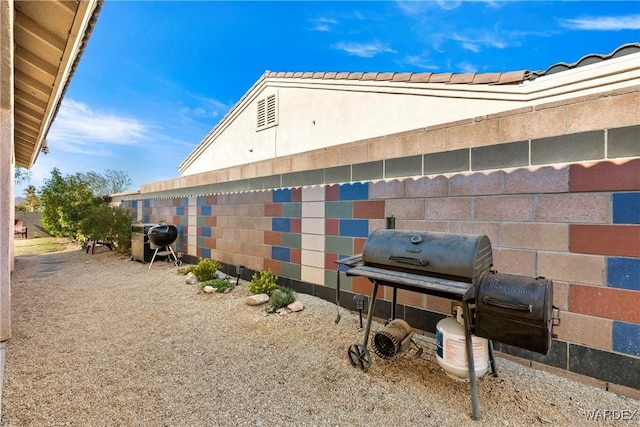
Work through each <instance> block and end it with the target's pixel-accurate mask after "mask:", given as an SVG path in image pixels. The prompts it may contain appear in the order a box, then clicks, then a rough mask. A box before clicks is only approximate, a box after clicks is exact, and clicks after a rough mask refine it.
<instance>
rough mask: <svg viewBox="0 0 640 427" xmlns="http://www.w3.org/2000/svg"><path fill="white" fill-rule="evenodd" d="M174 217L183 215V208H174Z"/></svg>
mask: <svg viewBox="0 0 640 427" xmlns="http://www.w3.org/2000/svg"><path fill="white" fill-rule="evenodd" d="M176 215H178V216H179V215H184V206H176Z"/></svg>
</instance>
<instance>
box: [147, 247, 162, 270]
mask: <svg viewBox="0 0 640 427" xmlns="http://www.w3.org/2000/svg"><path fill="white" fill-rule="evenodd" d="M159 250H160V248H156V251H155V252H154V253H153V257H152V258H151V264H149V269H151V266H152V265H153V261H154V260H155V259H156V255H158V251H159Z"/></svg>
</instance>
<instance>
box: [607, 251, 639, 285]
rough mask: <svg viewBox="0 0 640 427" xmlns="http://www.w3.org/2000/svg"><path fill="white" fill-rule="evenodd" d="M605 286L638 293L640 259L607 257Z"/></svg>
mask: <svg viewBox="0 0 640 427" xmlns="http://www.w3.org/2000/svg"><path fill="white" fill-rule="evenodd" d="M607 285H608V286H609V287H610V288H621V289H629V290H632V291H640V258H617V257H609V259H608V260H607Z"/></svg>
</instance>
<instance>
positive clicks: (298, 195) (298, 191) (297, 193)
mask: <svg viewBox="0 0 640 427" xmlns="http://www.w3.org/2000/svg"><path fill="white" fill-rule="evenodd" d="M291 201H292V202H301V201H302V187H296V188H292V189H291Z"/></svg>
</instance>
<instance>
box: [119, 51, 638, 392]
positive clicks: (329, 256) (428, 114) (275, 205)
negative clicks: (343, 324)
mask: <svg viewBox="0 0 640 427" xmlns="http://www.w3.org/2000/svg"><path fill="white" fill-rule="evenodd" d="M179 172H180V176H178V177H176V178H174V179H170V180H166V181H162V182H155V183H148V184H145V185H142V186H141V187H140V190H139V191H138V192H136V193H130V194H123V195H118V196H117V197H115V198H114V201H115V202H116V203H120V204H121V205H123V206H125V207H128V208H130V209H132V210H133V212H134V214H135V215H136V217H137V219H138V220H140V221H143V222H157V221H161V220H164V221H167V222H171V223H174V224H176V225H177V227H178V230H179V235H180V236H179V243H178V244H179V245H180V246H181V249H182V250H183V252H184V254H185V259H186V260H191V261H196V260H197V258H198V257H205V258H215V259H216V260H218V261H220V262H221V263H222V264H223V265H224V266H225V269H227V271H228V272H229V273H230V274H234V272H235V269H234V265H236V264H242V265H244V266H245V267H246V269H245V270H244V278H250V277H251V274H252V273H253V272H255V271H260V270H262V269H270V270H272V271H273V272H274V273H275V274H276V275H278V276H279V277H280V279H279V280H280V283H281V284H283V285H286V286H290V287H292V288H294V289H295V290H296V291H298V292H305V293H310V294H313V295H316V296H318V297H321V298H325V299H327V300H333V299H334V297H335V288H336V284H337V277H338V275H337V274H336V265H335V264H334V261H335V260H336V258H338V257H341V256H345V255H354V254H358V253H360V252H362V249H363V247H364V244H365V242H366V241H367V237H368V235H369V234H370V233H371V232H372V231H374V230H376V229H379V228H384V227H385V225H386V222H387V219H388V218H390V217H394V218H395V226H396V228H398V229H405V230H426V231H443V232H452V233H474V234H484V235H487V236H488V237H489V238H490V241H491V245H492V249H493V262H494V268H495V269H497V270H499V271H501V272H503V273H511V274H518V275H525V276H531V277H537V276H544V277H546V278H548V279H551V280H553V282H554V304H555V305H556V306H558V307H559V308H560V309H561V311H562V315H561V317H562V322H561V324H560V326H559V327H557V328H556V333H557V334H558V338H557V339H554V341H553V345H552V346H551V351H550V354H549V355H548V356H540V355H538V354H534V353H531V352H528V351H526V350H522V349H518V348H513V347H510V346H507V345H499V344H498V345H497V349H498V350H499V351H500V352H502V353H503V354H510V355H512V356H516V357H519V358H524V359H527V360H529V361H533V362H535V363H536V364H538V365H536V366H543V365H548V366H552V367H555V368H559V369H561V370H566V371H569V372H573V373H575V374H579V375H584V376H588V377H592V378H596V379H597V381H596V382H595V383H596V384H598V385H600V386H602V387H607V388H608V389H609V390H612V391H615V392H619V393H625V392H627V391H629V390H635V391H636V393H637V390H640V310H638V307H640V216H639V212H640V44H637V43H634V44H628V45H624V46H621V47H619V48H618V49H616V50H615V51H613V52H611V53H609V54H605V55H599V54H592V55H587V56H585V57H584V58H582V59H581V60H579V61H578V62H576V63H571V64H564V63H561V64H556V65H553V66H551V67H550V68H548V69H547V70H545V71H541V72H528V71H517V72H510V73H495V74H494V73H482V74H452V73H436V74H430V73H354V72H349V73H274V72H265V73H264V75H263V76H262V77H261V78H260V79H259V80H258V81H257V82H256V83H255V84H254V85H253V86H252V87H251V88H250V89H249V91H248V92H247V93H246V94H245V95H244V96H243V97H242V98H241V99H240V101H239V102H238V103H237V104H236V105H235V106H234V107H233V108H232V109H231V110H230V111H229V113H228V114H227V115H226V116H225V117H224V118H223V119H222V120H221V121H220V123H219V124H218V125H216V126H215V127H214V128H213V129H212V130H211V132H210V133H209V134H208V135H207V136H205V138H204V139H203V140H202V141H201V142H200V143H199V144H198V145H197V147H196V148H195V149H194V150H193V152H192V153H191V154H190V155H189V156H188V157H187V158H186V159H184V161H183V162H182V163H181V164H180V167H179ZM340 275H341V276H340V277H341V278H342V281H341V287H342V290H343V291H344V292H346V293H347V295H346V298H345V299H344V300H346V301H351V300H352V298H351V297H352V296H354V295H356V294H365V295H369V294H370V292H371V283H369V281H368V280H366V279H363V278H361V277H343V276H342V275H344V273H340ZM382 297H383V298H382V299H383V300H386V301H387V302H386V305H385V304H383V305H382V309H381V311H380V312H379V315H380V316H381V317H385V316H388V315H389V313H388V311H385V309H388V307H389V303H388V301H389V300H390V299H391V292H390V291H389V290H388V289H385V290H384V291H383V292H382ZM398 298H399V303H400V304H399V308H398V311H397V316H398V317H401V318H404V319H405V320H406V321H407V322H408V323H409V324H410V325H411V326H412V327H414V328H418V329H422V330H426V331H431V332H433V329H434V325H435V323H436V322H437V321H438V320H439V319H441V318H442V317H443V316H446V315H447V314H448V313H449V311H450V301H448V300H445V299H443V298H438V297H434V296H431V295H429V296H425V295H422V294H418V293H414V292H400V293H399V295H398ZM385 307H386V308H385ZM345 350H346V349H345Z"/></svg>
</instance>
